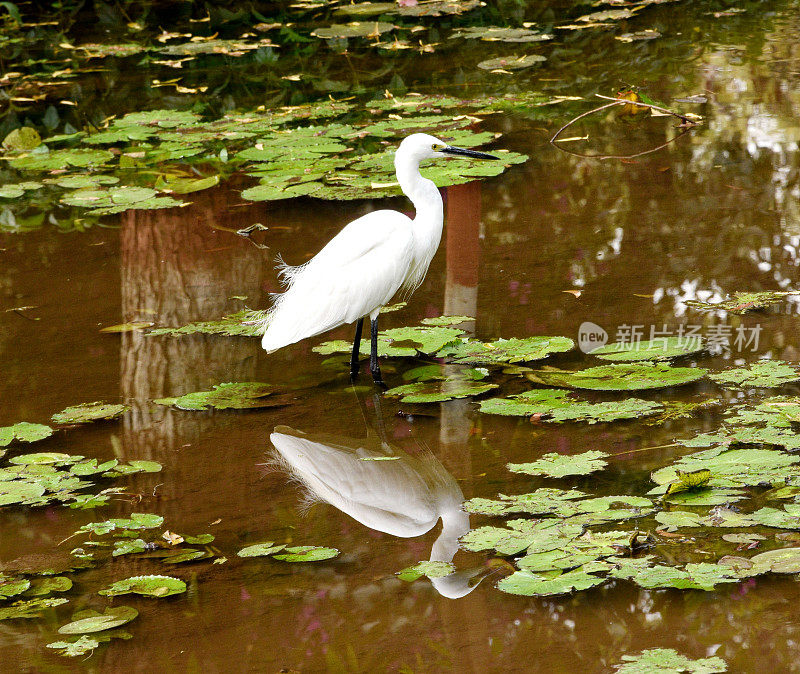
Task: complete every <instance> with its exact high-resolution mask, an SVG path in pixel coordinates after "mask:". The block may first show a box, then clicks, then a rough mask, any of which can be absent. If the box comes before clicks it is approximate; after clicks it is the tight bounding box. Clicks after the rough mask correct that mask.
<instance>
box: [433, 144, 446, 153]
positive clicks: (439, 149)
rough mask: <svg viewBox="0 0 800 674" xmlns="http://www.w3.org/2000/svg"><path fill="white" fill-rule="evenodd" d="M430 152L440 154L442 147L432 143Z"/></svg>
mask: <svg viewBox="0 0 800 674" xmlns="http://www.w3.org/2000/svg"><path fill="white" fill-rule="evenodd" d="M431 150H433V151H434V152H441V151H442V150H444V145H439V144H437V143H434V144H433V145H431Z"/></svg>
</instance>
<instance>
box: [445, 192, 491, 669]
mask: <svg viewBox="0 0 800 674" xmlns="http://www.w3.org/2000/svg"><path fill="white" fill-rule="evenodd" d="M480 225H481V183H480V182H478V181H476V182H472V183H467V184H466V185H455V186H453V187H448V188H447V238H446V243H445V245H446V261H447V262H446V264H447V273H446V281H445V291H444V314H445V315H452V316H474V317H475V318H477V316H478V278H479V269H478V267H479V264H480V239H479V235H480ZM464 327H465V329H466V330H467V332H469V333H474V332H475V321H472V322H470V323H466V324H465V325H464ZM441 410H442V411H441V421H440V427H439V441H440V445H441V448H442V456H441V459H442V463H443V464H444V465H445V466H446V467H447V470H448V471H450V472H451V473H452V474H453V475H454V476H455V477H456V478H457V479H461V480H464V479H467V480H470V479H471V476H472V461H471V457H470V450H469V439H470V436H471V434H472V422H471V420H470V418H469V416H468V414H467V412H468V410H469V401H468V400H451V401H449V402H446V403H444V404H443V405H442V406H441ZM473 597H474V598H473ZM484 598H485V595H484V594H482V593H476V594H475V595H472V596H471V597H470V598H466V597H465V598H463V599H458V600H447V599H442V600H441V601H440V602H439V607H440V614H441V623H440V628H441V629H442V630H443V632H444V634H445V640H446V641H447V643H448V645H449V647H450V648H449V650H450V652H451V653H453V655H454V657H453V664H454V669H455V670H456V671H459V672H488V671H491V669H492V667H491V664H492V663H491V662H490V661H489V660H488V658H487V657H486V656H487V651H486V648H485V647H484V646H483V645H484V644H485V643H487V641H488V639H489V637H490V635H488V634H486V630H487V628H488V625H489V622H488V616H487V611H486V605H485V603H484ZM465 629H467V630H468V631H469V633H470V634H473V635H479V634H480V635H482V636H481V637H478V638H475V639H470V640H469V645H467V646H466V647H464V646H463V643H464V641H463V638H462V637H463V634H464V630H465Z"/></svg>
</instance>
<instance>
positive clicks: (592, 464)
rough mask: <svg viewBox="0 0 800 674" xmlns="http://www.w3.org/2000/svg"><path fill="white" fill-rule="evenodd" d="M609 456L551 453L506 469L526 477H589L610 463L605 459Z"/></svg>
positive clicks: (590, 452)
mask: <svg viewBox="0 0 800 674" xmlns="http://www.w3.org/2000/svg"><path fill="white" fill-rule="evenodd" d="M607 456H608V454H606V453H605V452H600V451H597V450H590V451H588V452H583V453H582V454H573V455H571V456H569V455H564V454H557V453H555V452H551V453H549V454H545V455H543V456H542V458H541V459H538V460H536V461H533V462H531V463H509V464H507V466H506V467H507V468H508V469H509V470H510V471H511V472H512V473H525V474H526V475H546V476H548V477H565V476H566V475H588V474H589V473H593V472H594V471H596V470H602V469H603V468H605V466H606V465H608V463H607V462H606V461H604V460H603V459H604V458H605V457H607Z"/></svg>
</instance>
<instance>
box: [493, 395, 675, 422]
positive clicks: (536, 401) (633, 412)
mask: <svg viewBox="0 0 800 674" xmlns="http://www.w3.org/2000/svg"><path fill="white" fill-rule="evenodd" d="M480 409H481V412H483V413H484V414H501V415H505V416H525V417H530V416H534V415H538V418H541V419H543V420H544V421H553V422H557V423H560V422H563V421H587V422H589V423H590V424H594V423H597V422H604V421H605V422H607V421H617V420H619V419H635V418H638V417H644V416H649V415H652V414H657V413H658V412H660V411H661V410H662V409H663V407H662V405H661V404H660V403H656V402H652V401H649V400H640V399H638V398H628V399H626V400H622V401H619V402H600V403H589V402H584V401H581V400H579V399H577V398H575V397H573V396H572V395H571V394H569V392H567V391H559V390H552V389H548V390H542V389H534V390H532V391H526V392H525V393H520V394H517V395H514V396H511V397H510V398H490V399H489V400H483V401H481V408H480Z"/></svg>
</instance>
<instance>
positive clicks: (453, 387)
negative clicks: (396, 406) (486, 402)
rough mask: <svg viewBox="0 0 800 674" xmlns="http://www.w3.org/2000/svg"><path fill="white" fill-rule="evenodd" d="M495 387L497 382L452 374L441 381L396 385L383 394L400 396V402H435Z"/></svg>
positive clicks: (478, 392)
mask: <svg viewBox="0 0 800 674" xmlns="http://www.w3.org/2000/svg"><path fill="white" fill-rule="evenodd" d="M497 387H498V385H497V384H484V383H482V382H478V381H473V380H470V379H464V378H463V377H460V376H458V375H453V376H452V377H448V378H447V379H444V380H442V381H434V382H414V383H413V384H403V385H402V386H396V387H395V388H391V389H389V390H388V391H384V395H387V396H401V398H400V402H403V403H436V402H443V401H446V400H454V399H456V398H471V397H474V396H478V395H481V394H483V393H486V392H487V391H491V390H492V389H496V388H497Z"/></svg>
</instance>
